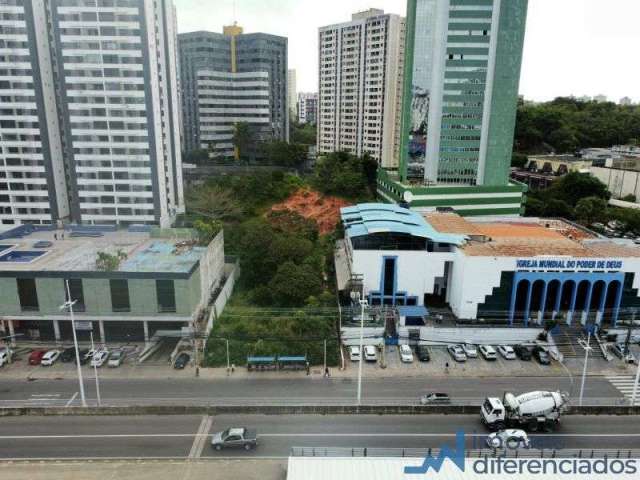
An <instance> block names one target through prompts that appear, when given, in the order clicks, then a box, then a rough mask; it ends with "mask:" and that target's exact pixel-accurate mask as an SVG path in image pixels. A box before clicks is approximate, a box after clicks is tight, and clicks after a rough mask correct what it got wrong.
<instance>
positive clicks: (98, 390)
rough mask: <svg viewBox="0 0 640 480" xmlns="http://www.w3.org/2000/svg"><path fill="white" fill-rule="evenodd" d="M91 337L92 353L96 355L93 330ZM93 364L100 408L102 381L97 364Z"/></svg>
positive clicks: (90, 332) (90, 333)
mask: <svg viewBox="0 0 640 480" xmlns="http://www.w3.org/2000/svg"><path fill="white" fill-rule="evenodd" d="M89 336H90V337H91V351H92V352H93V354H94V355H95V354H96V349H95V347H94V346H93V329H91V330H89ZM91 363H93V375H94V376H95V379H96V398H97V402H98V406H100V405H101V404H102V401H101V399H100V380H98V366H97V365H96V364H95V362H91Z"/></svg>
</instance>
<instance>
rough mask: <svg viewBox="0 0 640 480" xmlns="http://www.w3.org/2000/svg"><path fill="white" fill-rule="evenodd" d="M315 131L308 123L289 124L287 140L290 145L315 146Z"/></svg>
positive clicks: (314, 127) (313, 126)
mask: <svg viewBox="0 0 640 480" xmlns="http://www.w3.org/2000/svg"><path fill="white" fill-rule="evenodd" d="M316 136H317V129H316V126H315V125H312V124H310V123H298V122H295V121H293V122H290V123H289V140H290V141H291V143H300V144H302V145H315V144H316Z"/></svg>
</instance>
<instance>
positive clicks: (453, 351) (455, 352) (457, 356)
mask: <svg viewBox="0 0 640 480" xmlns="http://www.w3.org/2000/svg"><path fill="white" fill-rule="evenodd" d="M447 351H448V352H449V354H450V355H451V357H452V358H453V359H454V360H455V361H456V362H466V361H467V355H466V354H465V353H464V349H463V348H462V345H449V346H448V347H447Z"/></svg>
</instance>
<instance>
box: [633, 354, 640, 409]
mask: <svg viewBox="0 0 640 480" xmlns="http://www.w3.org/2000/svg"><path fill="white" fill-rule="evenodd" d="M638 381H640V361H639V362H638V368H637V369H636V379H635V382H633V393H632V394H631V406H632V407H633V406H635V404H636V398H638Z"/></svg>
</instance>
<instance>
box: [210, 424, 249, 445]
mask: <svg viewBox="0 0 640 480" xmlns="http://www.w3.org/2000/svg"><path fill="white" fill-rule="evenodd" d="M211 446H212V447H213V448H215V449H216V450H222V449H223V448H244V449H245V450H251V449H252V448H255V447H257V446H258V435H257V433H256V431H255V430H249V429H248V428H245V427H241V428H229V429H227V430H225V431H223V432H218V433H214V434H213V436H212V437H211Z"/></svg>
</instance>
